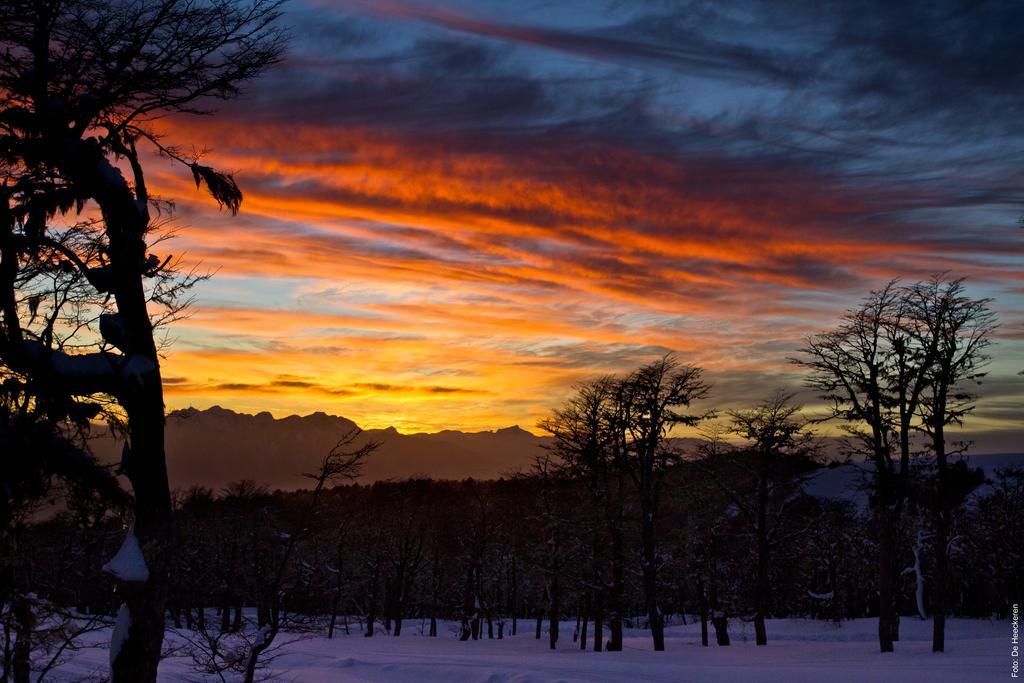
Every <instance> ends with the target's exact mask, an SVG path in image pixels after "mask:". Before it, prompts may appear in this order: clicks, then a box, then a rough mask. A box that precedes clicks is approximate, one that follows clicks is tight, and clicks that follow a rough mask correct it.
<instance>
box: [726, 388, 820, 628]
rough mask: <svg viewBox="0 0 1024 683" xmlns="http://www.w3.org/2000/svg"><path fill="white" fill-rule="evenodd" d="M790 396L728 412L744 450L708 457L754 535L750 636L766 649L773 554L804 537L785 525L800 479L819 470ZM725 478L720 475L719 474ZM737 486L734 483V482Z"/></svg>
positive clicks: (798, 529)
mask: <svg viewBox="0 0 1024 683" xmlns="http://www.w3.org/2000/svg"><path fill="white" fill-rule="evenodd" d="M792 399H793V395H792V394H788V393H785V392H782V391H780V392H777V393H776V394H774V395H773V396H772V397H771V398H769V399H767V400H765V401H764V402H762V403H761V404H760V405H758V406H756V407H754V408H751V409H749V410H734V411H730V412H729V427H728V429H729V431H730V432H732V433H733V434H735V435H737V436H739V437H740V438H742V439H744V440H745V441H746V442H747V446H746V447H745V448H739V449H732V448H725V447H718V448H713V449H711V452H709V453H708V457H707V460H706V462H707V466H708V471H709V472H710V473H711V476H712V478H713V479H714V481H715V482H716V483H717V484H718V486H719V487H721V488H722V489H723V490H724V491H725V492H726V494H727V495H728V496H729V498H730V500H732V502H733V504H734V505H735V506H736V508H737V509H738V511H739V513H740V515H741V516H742V517H743V518H744V519H745V520H746V522H747V525H748V526H749V527H750V528H751V529H752V530H753V535H754V632H755V638H756V642H757V644H758V645H767V644H768V633H767V629H766V628H765V619H766V618H767V616H768V603H769V595H770V590H771V587H770V585H769V569H770V567H771V562H772V552H773V551H774V549H775V548H776V547H777V546H778V545H779V544H780V543H781V542H782V541H783V540H784V539H785V538H786V537H787V536H789V535H792V534H799V533H804V532H806V529H801V527H800V525H799V524H792V523H791V520H789V516H790V512H791V508H792V507H793V506H794V505H795V504H796V503H797V502H798V501H799V497H800V493H801V491H802V486H803V480H804V479H805V478H806V477H807V475H808V474H809V473H811V472H813V471H814V470H815V469H816V468H817V463H816V461H815V447H814V442H813V437H812V436H811V434H810V432H809V431H808V423H807V421H806V420H805V419H802V418H800V417H799V413H800V411H801V407H800V406H797V405H794V404H792V403H791V401H792ZM722 469H724V470H727V474H728V475H729V476H721V475H720V474H719V470H722ZM735 482H738V483H735Z"/></svg>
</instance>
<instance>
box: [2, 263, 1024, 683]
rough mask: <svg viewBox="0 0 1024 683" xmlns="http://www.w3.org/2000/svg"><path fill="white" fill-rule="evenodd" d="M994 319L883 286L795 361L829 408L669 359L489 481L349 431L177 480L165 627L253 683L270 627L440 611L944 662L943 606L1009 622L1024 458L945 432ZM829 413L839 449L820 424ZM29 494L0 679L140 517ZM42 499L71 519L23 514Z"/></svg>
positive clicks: (77, 493) (977, 369)
mask: <svg viewBox="0 0 1024 683" xmlns="http://www.w3.org/2000/svg"><path fill="white" fill-rule="evenodd" d="M994 329H995V319H994V316H993V314H992V313H991V310H990V309H989V307H988V301H987V300H984V299H972V298H971V297H969V296H968V295H967V294H966V291H965V288H964V284H963V282H962V281H961V280H957V279H944V278H933V279H931V280H927V281H924V282H919V283H913V284H910V285H900V284H898V283H890V284H889V285H887V286H886V287H884V288H882V289H880V290H878V291H876V292H873V293H871V294H870V295H869V296H868V297H867V299H866V300H865V301H864V302H863V303H862V305H860V306H859V307H856V308H854V309H852V310H850V311H848V312H847V313H846V314H845V315H844V316H843V317H842V319H841V322H840V324H839V325H838V326H837V327H836V328H835V329H833V330H830V331H828V332H825V333H822V334H818V335H814V336H812V337H810V338H808V340H807V342H806V344H805V346H804V347H803V349H802V350H801V351H802V353H801V354H800V355H799V356H798V357H796V358H795V359H794V363H796V364H798V365H800V366H802V367H804V368H806V370H807V375H806V377H807V384H808V385H809V386H811V387H813V388H814V389H816V390H817V391H818V392H819V393H820V395H821V396H822V397H823V398H824V399H826V402H825V404H824V406H825V408H826V410H824V411H822V410H821V409H818V410H804V409H802V408H801V407H800V406H798V405H796V404H795V403H794V401H793V395H792V394H790V393H786V392H782V391H780V392H777V393H776V394H774V395H772V396H771V397H769V398H768V399H766V400H765V401H763V402H761V403H760V404H759V405H756V406H754V407H753V408H750V409H742V410H731V411H726V412H725V413H723V414H721V415H715V414H714V413H713V412H711V411H708V410H702V409H701V408H700V404H701V403H702V402H707V399H708V398H709V396H710V394H711V392H712V390H713V387H712V386H711V385H710V384H709V383H708V382H707V381H706V380H705V375H704V373H703V371H702V370H701V369H700V368H698V367H695V366H692V365H686V364H683V363H681V362H680V361H679V360H678V358H677V357H676V356H674V355H668V356H665V357H663V358H660V359H658V360H656V361H654V362H651V363H648V364H646V365H644V366H642V367H640V368H638V369H636V370H635V371H633V372H631V373H628V374H626V375H624V376H607V377H600V378H597V379H595V380H593V381H590V382H587V383H585V384H583V385H581V386H579V387H577V389H576V391H575V393H574V394H573V395H572V396H571V397H570V398H568V399H567V400H566V401H565V402H564V404H563V405H562V406H560V407H559V408H558V409H556V410H554V411H553V412H552V414H551V415H550V417H549V418H547V419H545V420H543V421H542V422H541V423H540V424H539V427H540V428H541V429H542V430H543V431H544V432H546V433H548V434H549V435H550V436H551V437H552V438H551V439H550V443H549V446H548V447H547V448H546V449H545V452H544V454H543V455H542V456H541V457H538V458H537V460H536V462H535V463H534V465H533V466H532V467H531V468H530V469H529V470H527V471H523V472H519V473H515V474H514V475H510V476H508V477H507V478H503V479H501V480H498V481H474V480H465V481H461V482H460V481H434V480H429V479H419V480H417V479H410V480H404V481H387V482H378V483H376V484H372V485H366V484H356V483H351V480H352V479H354V478H355V477H357V476H358V474H359V468H360V465H361V464H362V462H363V461H364V459H365V458H367V457H373V455H372V454H373V451H374V450H375V449H376V447H377V444H375V443H367V442H365V441H363V440H361V439H360V438H359V435H358V433H357V432H352V433H350V434H348V435H346V436H345V437H344V438H343V439H342V440H341V441H340V442H339V444H338V446H337V447H336V448H335V449H334V450H332V451H331V452H330V453H329V454H327V455H326V456H325V458H324V460H323V462H322V464H321V467H320V469H319V471H318V472H314V473H310V474H309V477H310V478H311V481H312V488H311V489H309V490H304V491H297V492H281V491H275V492H271V491H268V490H267V489H266V488H264V487H262V486H260V485H258V484H257V483H254V482H252V481H248V480H244V479H241V480H239V481H238V482H236V483H234V484H232V485H230V486H228V487H226V488H225V489H223V490H222V491H216V492H215V491H212V490H209V489H205V488H201V487H194V488H191V489H189V490H187V491H178V492H175V494H174V496H173V509H174V513H173V514H174V518H175V525H174V530H173V537H172V540H171V543H170V548H171V552H170V554H169V557H170V560H169V565H168V568H167V581H168V587H169V588H168V590H169V593H168V595H169V598H168V603H167V605H166V615H165V616H166V618H168V619H170V620H171V623H173V624H174V626H175V628H178V629H182V632H184V633H189V634H192V635H190V636H189V640H190V643H191V645H190V647H189V652H190V654H192V656H193V658H194V659H195V661H196V662H197V667H198V669H199V670H201V671H204V672H206V673H223V672H225V671H229V670H237V671H239V672H240V673H244V674H245V677H246V679H247V680H252V677H253V676H254V675H255V674H256V672H257V671H258V670H259V668H260V667H262V666H266V664H267V657H272V654H264V653H272V652H273V649H274V642H275V638H276V637H277V635H278V634H279V633H280V632H282V631H288V632H292V631H303V630H314V631H320V632H323V633H325V634H326V635H327V636H329V637H333V636H334V635H335V634H336V633H338V632H339V630H344V631H345V632H346V633H347V634H350V633H352V632H353V630H357V631H359V632H362V633H363V634H364V635H365V636H367V637H372V636H374V635H376V634H379V633H381V632H384V633H387V634H391V635H395V636H399V635H401V634H402V632H403V629H407V628H408V625H407V624H408V622H409V621H410V620H412V621H414V622H416V623H417V624H418V627H419V628H423V629H425V630H426V634H427V635H429V636H438V635H441V634H440V633H439V624H442V623H446V622H450V621H452V620H454V621H455V622H456V623H458V624H459V630H458V637H459V638H461V639H462V640H477V639H480V638H484V637H486V638H498V639H501V638H503V637H504V636H505V634H511V635H515V634H517V633H518V632H519V631H520V630H521V629H522V623H521V622H522V621H524V620H527V619H529V620H532V621H533V622H534V625H533V629H534V635H535V636H536V637H537V638H541V637H542V635H543V634H544V633H546V634H547V638H548V642H549V645H550V647H552V648H555V647H556V645H557V643H558V642H559V640H560V639H562V638H564V637H566V636H567V635H568V634H563V633H561V629H560V623H561V622H562V621H564V620H565V619H566V618H570V619H571V618H575V619H576V623H577V626H576V628H575V629H574V630H573V633H572V637H573V641H574V642H577V643H578V644H579V647H581V648H588V647H589V648H590V649H592V650H594V651H601V650H609V651H616V650H620V649H622V644H623V633H624V630H625V629H627V628H634V629H636V628H641V629H646V630H648V631H649V632H650V636H651V639H652V641H653V647H654V649H655V650H663V649H664V647H665V636H664V629H665V625H666V622H673V623H677V622H680V621H686V620H687V619H697V620H699V621H700V623H701V633H702V642H703V644H705V645H707V644H708V643H709V639H710V634H711V632H713V633H714V638H715V642H716V643H717V644H718V645H728V644H729V643H730V628H732V629H733V631H735V628H736V626H737V625H739V624H744V623H747V622H749V623H751V624H752V626H753V631H754V639H755V642H756V643H757V644H758V645H764V644H766V643H767V642H768V636H769V634H768V629H767V625H766V620H767V619H768V618H769V617H776V618H778V617H787V616H803V617H815V618H827V619H832V620H836V621H839V620H842V619H848V618H855V617H865V616H877V617H878V621H879V646H880V649H881V650H882V651H883V652H886V651H890V650H892V649H893V647H894V645H893V644H894V642H896V641H898V640H899V615H901V614H908V613H909V614H916V615H917V616H918V617H919V618H922V619H923V618H925V617H926V616H927V615H928V614H930V615H931V617H932V619H933V622H934V633H933V649H934V650H936V651H941V650H942V648H943V647H944V623H945V617H946V615H947V613H952V614H957V615H962V616H988V615H992V614H999V615H1004V616H1005V615H1006V614H1007V613H1008V610H1009V609H1010V605H1011V604H1012V603H1013V602H1014V601H1019V597H1020V595H1021V571H1020V566H1021V564H1020V552H1021V551H1020V548H1021V547H1024V545H1022V544H1021V543H1020V541H1021V540H1022V528H1021V527H1022V525H1021V522H1020V517H1019V514H1018V513H1019V511H1020V509H1021V505H1022V503H1024V470H1021V469H1013V468H1010V469H1006V470H1000V471H998V472H997V473H996V475H995V478H994V479H992V480H989V481H986V478H985V476H984V474H983V473H982V471H981V470H980V469H977V468H973V467H972V466H971V465H970V463H969V461H968V460H967V459H966V458H965V457H962V456H964V455H965V453H966V446H965V445H964V444H954V443H952V442H950V443H947V439H946V436H945V430H946V427H948V426H949V425H951V424H962V423H963V422H964V420H965V419H966V418H967V416H968V415H969V414H970V413H971V411H972V410H973V409H974V407H975V405H976V402H975V396H974V394H973V393H972V391H971V389H972V387H974V386H976V384H977V383H978V382H979V381H980V380H981V378H982V376H983V371H984V366H985V363H986V361H987V356H986V349H987V346H988V343H989V341H990V335H991V333H992V331H993V330H994ZM17 395H18V393H17V391H15V392H14V394H13V396H15V397H16V396H17ZM6 398H7V401H8V402H7V403H5V404H4V405H5V406H6V407H5V412H4V415H5V417H6V418H7V422H5V423H4V424H5V427H7V428H11V429H12V432H11V433H18V432H16V430H14V428H13V426H12V425H14V418H15V417H16V415H17V411H16V402H11V398H12V395H11V394H8V395H6ZM833 422H837V423H838V425H839V426H840V427H841V428H842V429H843V430H844V431H845V432H846V438H845V439H844V440H843V441H842V443H843V444H844V446H843V447H844V449H845V451H846V452H845V460H844V458H843V457H840V456H841V455H842V454H837V453H836V452H835V449H834V448H833V449H832V452H831V453H829V452H827V450H828V449H825V448H823V439H822V438H820V437H819V436H818V435H817V434H816V432H820V431H821V430H822V429H826V427H825V425H826V424H830V423H833ZM679 427H686V428H689V429H690V430H694V429H697V430H699V431H698V432H695V433H697V434H699V436H700V438H699V439H692V438H691V439H684V438H680V433H679V431H678V429H677V428H679ZM45 433H46V434H50V435H51V437H52V433H51V432H45ZM23 438H25V439H27V440H31V439H33V438H35V437H34V436H33V433H32V432H28V433H26V434H25V435H24V436H23ZM48 438H49V437H48ZM830 441H832V442H833V443H834V442H835V439H834V438H832V439H830ZM29 443H30V441H25V444H26V445H28V444H29ZM34 443H36V445H39V443H40V442H34ZM47 443H48V442H47ZM82 445H83V447H85V445H86V444H85V443H84V442H82ZM851 460H852V461H860V462H864V461H866V462H867V463H868V465H869V466H867V467H864V468H862V469H861V470H859V471H860V472H861V474H863V475H866V476H865V477H864V480H863V481H862V480H861V479H858V478H850V479H851V481H850V485H852V486H857V487H860V488H861V489H862V492H863V495H862V496H861V497H860V498H856V499H853V500H850V499H848V498H833V497H829V496H828V495H817V496H816V495H812V493H811V492H809V490H808V483H809V482H810V481H812V480H814V479H815V478H818V477H821V476H822V475H823V474H827V473H828V472H829V471H830V470H835V469H836V468H840V469H842V468H847V467H850V461H851ZM86 471H88V472H92V471H93V470H92V469H87V470H86ZM40 481H42V482H43V485H42V486H41V487H39V488H35V489H32V488H25V487H24V485H22V486H21V487H18V486H17V484H18V483H19V482H18V481H17V480H8V488H7V490H8V491H11V492H15V493H17V494H19V497H17V498H12V497H10V496H9V497H8V498H7V499H5V508H4V509H5V511H6V512H7V515H6V516H5V518H4V520H3V521H4V522H5V527H4V530H5V533H4V538H5V539H7V540H8V543H9V544H10V545H9V548H10V550H11V552H10V553H9V555H8V558H9V559H8V561H7V562H5V564H4V568H5V574H4V577H5V582H4V584H3V588H4V596H5V602H4V604H5V607H4V610H5V611H4V617H5V618H4V622H3V623H4V628H5V634H6V636H7V637H6V638H5V642H6V643H8V647H7V649H6V650H5V658H4V661H5V671H12V672H17V671H19V666H20V667H21V669H24V664H23V663H22V664H21V665H19V664H18V662H19V661H21V662H24V661H25V658H31V652H32V649H33V648H32V643H33V642H36V640H37V639H34V637H33V633H32V625H31V624H32V623H33V622H34V621H36V619H35V618H34V617H33V616H32V612H33V610H34V609H36V610H44V611H45V610H52V609H53V608H54V606H63V607H64V608H73V609H74V610H75V611H76V613H77V614H79V615H97V614H98V615H110V614H112V613H113V612H115V611H116V604H115V602H116V601H115V600H114V595H113V594H112V591H111V586H110V583H111V579H110V578H109V577H108V578H103V577H104V574H103V569H104V567H105V566H106V567H107V570H108V573H109V566H108V560H109V559H110V558H111V556H115V555H120V553H122V552H124V545H123V543H124V540H123V539H124V534H125V531H124V529H125V527H126V526H127V525H130V524H131V523H132V521H133V520H134V514H133V513H132V511H131V508H130V505H129V502H130V501H129V500H128V499H127V498H126V497H125V496H124V494H122V493H120V489H119V488H117V487H116V486H107V487H106V488H103V487H101V486H89V485H82V482H81V481H80V480H79V479H78V478H76V477H69V476H67V475H66V474H64V475H61V476H53V477H50V478H47V477H43V478H42V479H41V480H40ZM105 481H106V480H105ZM21 483H22V484H23V483H24V482H21ZM108 483H109V482H108ZM983 484H985V488H984V489H983V490H982V491H978V487H980V486H982V485H983ZM48 485H49V486H48ZM50 487H53V488H50ZM57 491H60V492H61V493H62V495H63V496H64V499H65V501H66V502H65V505H66V509H63V510H61V511H59V512H58V513H57V514H55V515H52V516H51V518H49V519H47V520H46V521H38V519H37V520H35V521H34V520H33V516H34V515H38V511H39V510H40V509H41V508H43V507H45V506H47V505H52V500H53V496H54V495H56V493H57ZM972 494H973V496H972ZM968 502H970V504H968ZM119 542H120V543H122V546H121V550H120V551H118V550H117V548H118V543H119ZM27 596H33V597H32V598H29V597H27ZM250 612H251V614H250ZM212 614H216V617H215V618H214V617H212V616H211V615H212ZM250 621H251V622H252V623H250ZM545 624H546V627H545ZM57 640H58V641H59V640H60V639H59V638H58V639H57ZM52 641H53V639H52V638H51V639H49V640H47V639H38V643H37V645H38V646H39V647H42V648H43V655H39V656H44V655H45V654H46V653H50V652H51V649H52V647H53V645H52ZM68 641H69V642H70V641H73V638H69V639H68ZM12 642H13V643H14V644H15V645H14V646H10V643H12ZM228 643H233V644H232V645H231V646H230V647H228V645H227V644H228ZM240 643H241V644H240ZM18 644H21V646H22V647H23V650H21V651H19V649H18ZM48 647H49V648H51V649H47V648H48ZM261 657H263V659H261ZM15 680H19V679H18V678H17V677H16V678H15ZM22 680H23V679H22ZM19 683H20V682H19Z"/></svg>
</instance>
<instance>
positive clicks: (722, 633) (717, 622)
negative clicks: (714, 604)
mask: <svg viewBox="0 0 1024 683" xmlns="http://www.w3.org/2000/svg"><path fill="white" fill-rule="evenodd" d="M711 624H712V625H713V626H714V627H715V641H716V642H717V643H718V644H719V645H720V646H722V647H726V646H728V645H729V644H730V643H729V619H728V617H726V616H725V614H723V613H722V612H715V616H714V617H712V618H711Z"/></svg>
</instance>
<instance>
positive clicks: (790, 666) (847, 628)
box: [53, 617, 1010, 683]
mask: <svg viewBox="0 0 1024 683" xmlns="http://www.w3.org/2000/svg"><path fill="white" fill-rule="evenodd" d="M418 626H419V624H418V622H415V621H413V622H407V623H406V627H405V629H407V630H405V629H403V633H402V636H401V637H398V638H394V637H389V636H387V635H381V634H378V635H377V636H375V637H373V638H363V637H362V636H361V635H357V634H355V633H354V634H353V635H351V636H345V635H341V636H338V637H335V638H334V639H333V640H328V639H326V638H321V637H310V638H305V639H302V640H298V641H295V642H292V643H291V644H289V645H288V646H286V647H285V648H283V650H282V653H281V655H280V656H279V657H278V658H277V659H276V660H275V661H274V662H273V666H272V669H271V670H270V671H269V672H268V674H267V675H268V677H269V679H270V680H274V681H285V682H291V681H294V682H296V683H328V682H330V683H350V682H356V681H359V682H363V681H372V682H380V683H404V682H415V683H456V682H467V683H468V682H470V681H473V682H481V683H483V682H486V683H503V682H508V683H540V682H543V681H560V682H563V681H564V682H565V683H598V682H610V681H657V682H665V683H685V682H688V681H722V682H725V681H728V682H734V681H780V682H782V681H785V682H798V681H808V682H811V681H813V682H814V683H820V682H822V681H827V682H828V683H843V682H844V681H851V682H852V681H856V682H858V683H859V682H862V681H872V682H875V681H881V682H885V681H951V682H953V681H955V682H958V683H968V682H970V681H997V680H1003V679H1007V678H1009V672H1010V657H1009V649H1010V645H1009V641H1010V626H1009V623H1008V622H998V621H993V622H989V621H978V620H965V619H952V620H951V621H950V622H949V624H948V636H947V638H948V639H947V652H946V653H945V654H932V652H931V651H930V650H931V641H930V637H931V622H930V621H927V622H922V621H919V620H917V619H912V618H909V617H904V618H903V620H902V622H901V636H902V641H901V642H899V643H897V649H896V652H895V653H893V654H887V655H882V654H880V653H879V652H878V651H877V643H876V641H875V632H876V631H875V629H876V622H875V620H873V619H858V620H854V621H847V622H843V623H842V624H840V625H839V626H835V625H832V624H830V623H828V622H821V621H810V620H802V619H788V620H773V621H770V622H769V623H768V636H769V644H768V646H767V647H762V648H758V647H756V646H755V645H754V643H753V630H752V628H751V626H750V624H742V623H739V622H737V623H736V624H735V625H734V626H733V627H732V628H731V629H730V630H731V635H732V636H733V645H732V646H730V647H716V646H714V645H712V646H711V647H708V648H703V647H700V645H699V643H700V627H699V624H698V625H689V626H672V627H670V628H669V629H668V637H667V644H666V652H660V653H655V652H652V651H650V639H649V638H648V637H645V635H644V634H643V632H640V631H633V632H630V633H629V634H628V635H629V637H628V638H627V640H626V648H625V650H624V651H623V652H603V653H594V652H589V651H588V652H580V651H579V650H578V649H577V646H576V644H575V643H573V642H572V631H573V624H569V623H565V624H563V625H562V630H561V640H560V642H559V648H558V650H557V651H554V652H552V651H550V650H549V649H548V647H547V638H546V636H545V637H544V639H542V640H535V639H534V637H533V622H522V623H521V625H520V626H521V630H520V634H519V635H518V636H516V637H506V638H505V639H504V640H482V641H477V642H472V641H470V642H460V641H459V640H458V639H457V638H456V637H455V634H454V631H453V630H452V629H453V628H454V627H453V626H452V627H451V628H448V629H442V631H441V634H442V635H441V636H440V637H438V638H428V637H424V636H420V635H419V634H418V631H419V628H418ZM446 626H449V625H446ZM108 637H109V636H108ZM712 642H714V638H713V637H712ZM97 645H101V643H97ZM106 657H107V653H106V651H105V650H103V649H101V648H100V647H97V648H95V649H86V650H82V651H79V652H78V653H76V655H75V657H74V659H73V660H71V661H69V662H68V663H66V664H65V665H64V666H63V667H62V668H61V670H60V671H59V673H58V674H56V675H55V676H54V677H53V680H56V681H74V680H81V679H82V678H93V677H98V676H102V675H103V673H104V672H105V670H106ZM190 664H191V660H190V659H187V658H185V657H180V656H177V657H170V658H168V659H166V660H165V661H164V662H163V663H162V664H161V667H160V680H161V681H196V680H209V679H204V678H203V677H202V676H199V675H197V674H196V673H195V672H193V671H192V670H191V667H190ZM229 680H231V679H229Z"/></svg>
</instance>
